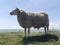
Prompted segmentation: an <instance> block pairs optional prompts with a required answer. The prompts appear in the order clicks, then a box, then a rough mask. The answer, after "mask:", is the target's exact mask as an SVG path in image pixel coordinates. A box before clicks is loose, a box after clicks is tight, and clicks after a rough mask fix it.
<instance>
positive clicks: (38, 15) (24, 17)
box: [10, 8, 49, 37]
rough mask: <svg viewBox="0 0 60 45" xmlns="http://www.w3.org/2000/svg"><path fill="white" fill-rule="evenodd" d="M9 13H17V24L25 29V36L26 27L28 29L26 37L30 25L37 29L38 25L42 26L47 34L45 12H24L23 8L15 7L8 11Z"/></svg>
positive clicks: (46, 16) (47, 27)
mask: <svg viewBox="0 0 60 45" xmlns="http://www.w3.org/2000/svg"><path fill="white" fill-rule="evenodd" d="M10 15H17V20H18V22H19V25H20V26H22V27H23V28H24V29H25V30H24V32H25V37H26V29H28V37H29V36H30V28H31V27H34V28H37V29H39V28H40V27H44V30H45V34H48V30H49V18H48V14H47V13H46V12H26V11H24V10H21V9H18V8H16V9H15V10H13V11H12V12H10Z"/></svg>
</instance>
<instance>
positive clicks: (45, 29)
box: [44, 26, 47, 34]
mask: <svg viewBox="0 0 60 45" xmlns="http://www.w3.org/2000/svg"><path fill="white" fill-rule="evenodd" d="M44 30H45V34H47V30H46V26H44Z"/></svg>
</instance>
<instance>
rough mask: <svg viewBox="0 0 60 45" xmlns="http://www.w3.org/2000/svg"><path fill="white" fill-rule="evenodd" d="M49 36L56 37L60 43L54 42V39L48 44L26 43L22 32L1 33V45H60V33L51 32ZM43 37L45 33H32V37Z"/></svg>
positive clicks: (47, 42)
mask: <svg viewBox="0 0 60 45" xmlns="http://www.w3.org/2000/svg"><path fill="white" fill-rule="evenodd" d="M49 34H52V35H56V36H57V37H58V38H59V39H58V41H54V40H53V39H51V40H49V41H46V42H37V41H36V42H35V41H34V42H33V43H28V42H26V43H24V42H23V39H24V34H23V33H21V32H10V33H8V32H7V33H0V45H60V32H57V31H56V32H55V31H53V32H49ZM41 35H44V33H43V32H39V33H31V37H33V36H41ZM24 41H25V40H24Z"/></svg>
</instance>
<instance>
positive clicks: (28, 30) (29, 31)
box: [28, 28, 30, 37]
mask: <svg viewBox="0 0 60 45" xmlns="http://www.w3.org/2000/svg"><path fill="white" fill-rule="evenodd" d="M28 37H30V28H28Z"/></svg>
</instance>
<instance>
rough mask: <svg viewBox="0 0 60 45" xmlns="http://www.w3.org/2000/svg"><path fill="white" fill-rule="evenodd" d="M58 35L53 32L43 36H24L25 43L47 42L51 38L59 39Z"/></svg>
mask: <svg viewBox="0 0 60 45" xmlns="http://www.w3.org/2000/svg"><path fill="white" fill-rule="evenodd" d="M58 39H59V38H58V36H56V35H52V34H45V35H41V36H32V37H24V38H23V42H24V43H33V42H47V41H49V40H54V41H58Z"/></svg>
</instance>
